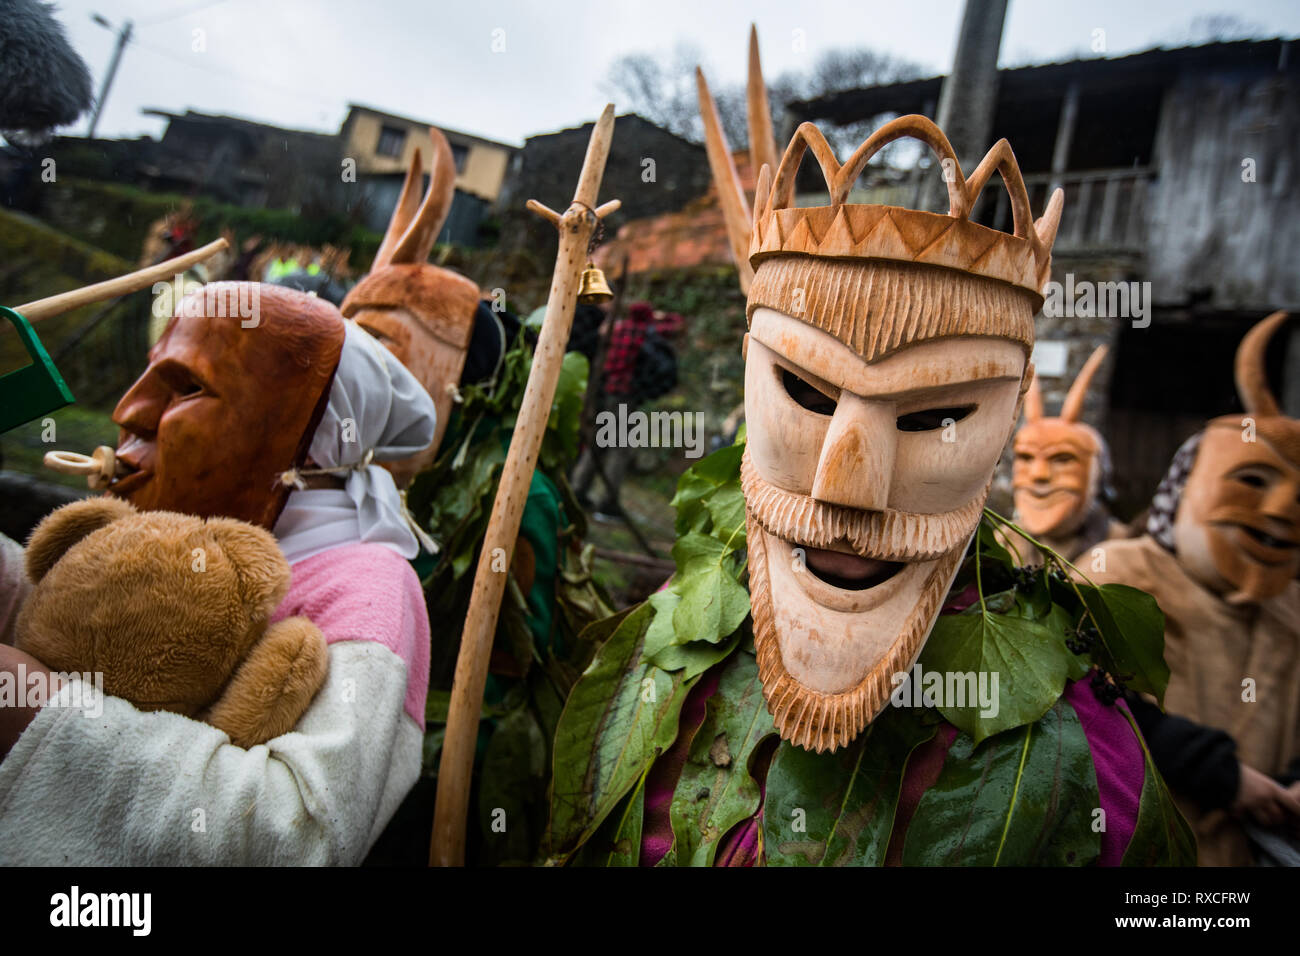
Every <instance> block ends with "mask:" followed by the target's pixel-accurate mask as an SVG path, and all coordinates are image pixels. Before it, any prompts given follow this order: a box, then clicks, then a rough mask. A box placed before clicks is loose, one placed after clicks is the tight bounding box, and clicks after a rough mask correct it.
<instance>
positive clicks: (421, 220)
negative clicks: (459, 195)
mask: <svg viewBox="0 0 1300 956" xmlns="http://www.w3.org/2000/svg"><path fill="white" fill-rule="evenodd" d="M429 136H430V138H431V139H432V140H433V177H432V178H431V179H430V180H429V191H428V193H426V194H425V197H424V202H423V203H421V204H420V209H419V211H418V212H417V213H416V214H415V218H414V219H413V220H412V221H411V225H410V226H409V227H408V228H407V230H406V232H405V234H404V235H403V236H402V239H401V241H400V242H399V243H398V244H397V248H396V249H395V250H394V251H393V263H394V264H398V263H404V262H405V263H423V262H426V261H427V260H428V258H429V252H430V251H431V250H432V249H433V244H434V242H436V241H437V239H438V233H439V232H441V231H442V224H443V223H444V222H446V221H447V214H448V213H449V212H451V201H452V199H453V198H454V197H455V195H456V161H455V160H454V159H453V158H452V155H451V144H450V143H448V142H447V137H446V136H444V135H443V134H442V131H441V130H437V129H434V128H433V127H430V128H429Z"/></svg>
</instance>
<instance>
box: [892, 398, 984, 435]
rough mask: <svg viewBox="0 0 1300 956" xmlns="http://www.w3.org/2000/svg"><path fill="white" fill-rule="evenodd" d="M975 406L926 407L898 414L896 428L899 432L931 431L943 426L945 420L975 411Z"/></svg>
mask: <svg viewBox="0 0 1300 956" xmlns="http://www.w3.org/2000/svg"><path fill="white" fill-rule="evenodd" d="M975 408H976V406H974V405H956V406H953V407H952V408H927V409H925V410H924V411H920V412H911V413H909V414H907V415H899V416H898V430H899V431H900V432H932V431H934V430H935V429H936V428H943V427H944V425H945V424H946V423H947V420H952V421H954V422H959V421H961V420H962V419H963V418H965V417H966V416H967V415H969V414H970V413H971V412H973V411H975Z"/></svg>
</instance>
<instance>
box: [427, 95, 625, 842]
mask: <svg viewBox="0 0 1300 956" xmlns="http://www.w3.org/2000/svg"><path fill="white" fill-rule="evenodd" d="M613 135H614V106H613V104H610V105H608V106H606V107H605V111H604V112H603V113H601V114H600V119H599V120H598V121H597V122H596V126H595V128H594V129H593V130H592V131H591V140H590V142H588V144H587V156H586V159H585V160H583V164H582V175H581V176H580V177H579V179H578V188H577V191H576V192H575V194H574V197H573V202H572V203H571V204H570V205H569V208H568V209H566V210H565V211H564V214H563V215H560V214H557V213H555V212H554V211H553V210H551V209H547V208H546V207H545V206H543V205H542V204H541V203H539V202H533V201H530V202H529V203H528V208H529V209H531V210H533V211H534V212H536V213H537V214H538V215H540V216H542V217H543V218H545V219H547V220H548V221H551V222H554V224H555V226H556V228H558V229H559V231H560V249H559V253H558V254H557V255H556V257H555V273H554V275H553V277H552V278H551V294H550V297H549V298H548V299H547V302H546V318H545V319H544V320H543V321H542V331H541V334H540V335H539V336H538V338H537V350H536V352H535V353H534V354H533V365H532V368H531V369H530V370H529V373H528V385H527V387H526V388H525V389H524V397H523V402H522V404H521V405H520V409H519V418H518V420H517V421H516V423H515V429H514V435H513V436H512V438H511V439H510V450H509V451H508V452H507V453H506V462H505V465H504V466H503V467H502V470H501V484H500V485H499V486H498V487H497V494H496V500H495V501H493V503H492V517H491V518H489V519H488V527H487V533H486V534H485V535H484V537H483V548H482V551H480V553H479V560H478V568H477V569H476V570H475V572H474V588H473V591H472V592H471V594H470V601H469V610H468V611H467V612H466V615H465V630H464V633H463V634H462V635H461V641H460V655H459V656H458V657H457V658H456V676H455V678H454V679H453V682H452V687H451V705H450V707H449V709H448V712H447V731H446V735H445V736H444V737H443V744H442V760H441V762H440V763H439V765H438V795H437V803H436V804H435V806H434V811H433V838H432V840H431V842H430V845H429V865H430V866H464V865H465V824H466V820H467V815H468V810H469V787H470V776H471V774H472V772H473V769H474V743H475V740H476V739H477V737H478V725H479V716H480V714H481V713H482V710H483V687H484V684H485V683H486V681H487V671H488V658H489V657H490V656H491V653H492V638H493V635H495V633H496V627H497V617H498V615H499V614H500V613H501V597H502V595H503V594H504V593H505V587H506V575H507V573H508V572H506V571H505V570H498V568H502V569H504V568H508V567H509V566H510V560H511V557H512V555H513V552H514V547H515V540H516V539H517V538H518V536H519V522H520V519H521V518H522V517H523V512H524V502H525V500H526V499H527V497H528V485H529V482H531V481H532V477H533V469H534V468H536V466H537V455H538V453H539V452H540V451H541V447H542V437H543V435H544V434H545V432H546V421H547V419H548V418H550V415H551V403H552V402H554V400H555V387H556V384H557V383H558V382H559V378H560V365H561V364H562V363H563V361H564V352H565V348H566V346H567V345H568V341H569V331H570V329H571V328H572V326H573V309H574V306H576V305H577V301H578V285H579V282H580V280H581V274H582V269H583V266H584V265H585V264H586V261H587V244H588V242H589V241H590V239H591V234H592V232H593V231H594V230H595V228H596V216H595V215H593V213H594V211H595V204H596V195H597V193H598V192H599V191H600V180H601V177H602V175H604V172H605V161H606V160H607V159H608V158H609V144H610V140H611V138H612V137H613ZM608 205H609V204H608V203H606V206H608ZM602 208H603V207H602ZM502 555H504V556H505V561H504V564H501V563H498V562H499V561H500V558H501V556H502Z"/></svg>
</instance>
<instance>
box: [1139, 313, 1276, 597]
mask: <svg viewBox="0 0 1300 956" xmlns="http://www.w3.org/2000/svg"><path fill="white" fill-rule="evenodd" d="M1286 318H1287V316H1286V313H1285V312H1275V313H1274V314H1272V315H1270V316H1269V317H1268V318H1266V319H1264V320H1263V321H1262V322H1260V323H1259V324H1258V325H1256V326H1255V327H1254V328H1252V329H1251V330H1250V332H1248V333H1247V334H1246V337H1245V338H1244V339H1243V340H1242V342H1241V345H1240V346H1239V347H1238V349H1237V361H1236V378H1237V391H1238V394H1239V395H1240V396H1241V401H1242V404H1243V405H1244V406H1245V409H1246V415H1245V416H1244V417H1243V416H1240V415H1226V416H1224V417H1222V418H1216V419H1214V420H1212V421H1210V422H1209V423H1208V424H1207V425H1206V427H1205V430H1204V431H1203V432H1201V434H1200V435H1199V436H1196V437H1195V438H1193V439H1192V440H1191V441H1190V442H1189V443H1188V445H1186V446H1184V448H1185V449H1186V450H1185V451H1184V452H1182V454H1181V457H1182V458H1183V459H1188V458H1193V459H1194V460H1193V461H1192V464H1191V466H1190V470H1189V471H1187V472H1186V474H1185V477H1184V476H1175V477H1174V479H1173V481H1172V483H1171V480H1170V479H1168V478H1167V479H1166V482H1165V484H1164V486H1163V487H1162V489H1161V491H1160V492H1158V493H1157V500H1156V501H1155V502H1154V503H1153V505H1152V513H1151V517H1150V519H1149V530H1150V531H1151V533H1152V536H1153V537H1155V538H1156V540H1157V541H1159V542H1161V543H1162V544H1164V545H1166V547H1170V548H1171V549H1172V550H1173V552H1174V553H1175V554H1176V555H1177V557H1178V561H1179V563H1180V564H1182V565H1183V567H1184V568H1185V569H1186V570H1187V572H1188V574H1190V575H1191V576H1192V577H1193V578H1194V579H1196V580H1197V581H1198V582H1200V583H1201V584H1202V585H1204V586H1205V587H1207V588H1209V589H1210V590H1211V591H1213V592H1215V593H1217V594H1220V595H1222V596H1223V597H1224V598H1225V599H1226V600H1227V601H1229V602H1230V603H1234V604H1258V603H1260V602H1262V601H1267V600H1269V599H1270V598H1274V597H1277V596H1278V595H1279V594H1281V593H1282V592H1283V591H1284V590H1286V587H1287V585H1288V584H1290V583H1291V581H1292V580H1294V579H1295V577H1296V574H1297V572H1300V421H1296V420H1295V419H1294V418H1288V417H1286V416H1285V415H1283V414H1282V413H1281V410H1280V409H1279V408H1278V404H1277V400H1276V399H1275V398H1274V397H1273V395H1272V394H1271V393H1270V392H1269V388H1268V381H1267V379H1266V377H1265V372H1264V352H1265V349H1266V348H1267V346H1268V342H1269V339H1271V338H1272V336H1273V333H1274V332H1276V331H1277V329H1278V327H1279V326H1281V325H1282V323H1283V322H1285V321H1286ZM1176 463H1177V459H1176ZM1177 470H1178V469H1177V468H1176V467H1175V469H1174V471H1177ZM1180 480H1181V487H1178V484H1179V483H1180ZM1171 515H1172V518H1171Z"/></svg>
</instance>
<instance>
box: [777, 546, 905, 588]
mask: <svg viewBox="0 0 1300 956" xmlns="http://www.w3.org/2000/svg"><path fill="white" fill-rule="evenodd" d="M795 547H798V548H802V549H803V552H804V564H805V566H806V567H807V568H808V570H809V571H810V572H811V573H812V574H813V575H814V576H815V577H817V578H818V579H819V580H821V581H824V582H825V583H827V584H829V585H830V586H831V587H834V588H839V589H840V590H842V591H865V590H867V589H868V588H873V587H875V586H876V585H878V584H884V583H885V582H886V581H888V580H889V579H890V578H892V577H893V576H894V575H895V574H897V573H898V572H899V571H901V570H903V568H905V567H907V565H906V564H904V563H902V562H900V561H880V560H878V559H876V558H867V557H863V556H862V555H858V554H850V553H848V552H846V551H829V550H826V549H824V548H810V547H807V546H805V545H795Z"/></svg>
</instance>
